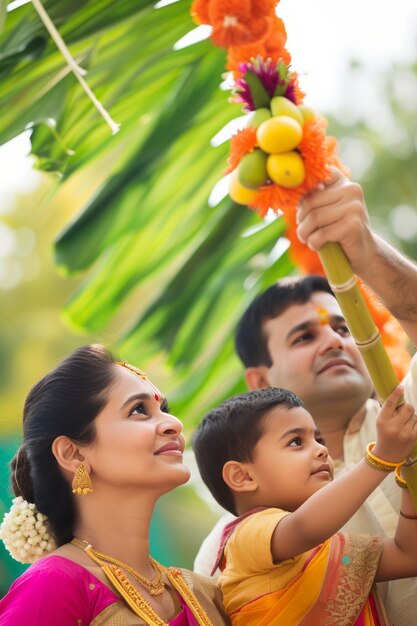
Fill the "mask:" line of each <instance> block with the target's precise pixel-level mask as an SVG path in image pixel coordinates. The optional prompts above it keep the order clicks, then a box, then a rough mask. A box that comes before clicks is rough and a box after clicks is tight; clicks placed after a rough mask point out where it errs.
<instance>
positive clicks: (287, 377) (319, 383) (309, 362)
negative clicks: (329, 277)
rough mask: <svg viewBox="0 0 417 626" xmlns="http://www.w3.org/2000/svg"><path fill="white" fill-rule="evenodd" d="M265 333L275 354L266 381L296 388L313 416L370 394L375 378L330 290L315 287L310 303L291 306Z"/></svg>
mask: <svg viewBox="0 0 417 626" xmlns="http://www.w3.org/2000/svg"><path fill="white" fill-rule="evenodd" d="M264 332H265V334H266V337H267V345H268V349H269V353H270V355H271V359H272V366H271V367H270V368H267V370H268V371H267V374H266V376H267V382H268V384H269V385H270V386H274V387H286V388H287V389H290V390H291V391H293V392H295V393H296V394H297V395H298V396H300V398H301V399H302V400H303V402H304V403H305V405H306V408H307V409H308V410H309V411H310V412H312V413H313V416H314V417H315V418H318V417H319V415H320V411H323V409H326V408H327V412H328V409H329V407H330V406H331V407H334V403H335V402H336V403H338V402H344V403H346V402H348V403H349V405H357V409H356V410H359V408H360V407H361V405H362V404H363V403H364V402H365V401H366V399H367V398H369V396H370V394H371V391H372V383H371V380H370V378H369V375H368V372H367V370H366V367H365V364H364V362H363V360H362V357H361V355H360V353H359V350H358V349H357V347H356V345H355V342H354V340H353V339H352V337H351V335H350V333H349V330H348V328H347V326H346V322H345V320H344V318H343V316H342V313H341V310H340V308H339V305H338V303H337V300H336V299H335V298H334V297H333V296H332V295H331V294H329V293H326V292H316V293H314V294H313V296H312V298H311V300H310V301H309V302H307V303H306V304H295V305H292V306H290V307H289V308H288V309H287V310H286V311H284V313H283V314H282V315H280V316H279V317H277V318H275V319H271V320H268V321H267V322H266V323H265V324H264Z"/></svg>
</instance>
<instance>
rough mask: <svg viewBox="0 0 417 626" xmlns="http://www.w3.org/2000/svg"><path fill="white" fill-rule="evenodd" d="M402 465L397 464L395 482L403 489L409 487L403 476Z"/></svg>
mask: <svg viewBox="0 0 417 626" xmlns="http://www.w3.org/2000/svg"><path fill="white" fill-rule="evenodd" d="M401 466H402V463H401V465H397V467H396V468H395V482H396V483H397V485H398V486H399V487H401V488H402V489H407V481H406V480H405V479H404V478H403V477H402V476H401Z"/></svg>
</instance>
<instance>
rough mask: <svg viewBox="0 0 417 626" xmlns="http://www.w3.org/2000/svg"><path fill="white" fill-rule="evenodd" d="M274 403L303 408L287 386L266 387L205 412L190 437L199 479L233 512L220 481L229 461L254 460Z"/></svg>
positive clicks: (291, 407)
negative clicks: (254, 454) (191, 437)
mask: <svg viewBox="0 0 417 626" xmlns="http://www.w3.org/2000/svg"><path fill="white" fill-rule="evenodd" d="M276 406H283V407H285V408H286V409H293V408H296V407H302V406H303V403H302V401H301V400H300V398H299V397H298V396H296V395H295V393H293V392H292V391H288V390H287V389H280V388H277V387H268V388H266V389H256V390H255V391H248V392H246V393H241V394H238V395H236V396H232V397H231V398H228V399H227V400H225V401H224V402H222V404H220V405H219V406H217V407H215V408H214V409H212V410H211V411H209V412H208V413H207V415H206V416H205V417H204V418H203V420H202V421H201V423H200V424H199V426H198V428H197V430H196V431H195V433H194V436H193V449H194V453H195V457H196V460H197V465H198V469H199V470H200V474H201V478H202V479H203V481H204V482H205V484H206V485H207V487H208V488H209V489H210V491H211V493H212V495H213V497H214V498H215V499H216V500H217V502H218V503H219V504H220V505H221V506H222V507H223V508H224V509H226V510H227V511H230V512H231V513H233V514H234V515H236V509H235V502H234V498H233V494H232V492H231V490H230V489H229V487H228V486H227V485H226V483H225V482H224V480H223V476H222V473H223V467H224V465H225V463H227V462H228V461H240V462H242V463H243V462H245V461H248V462H250V461H253V452H254V449H255V446H256V444H257V443H258V441H259V439H260V438H261V437H262V435H263V433H264V421H265V416H266V414H267V413H268V412H269V411H270V410H271V409H273V408H274V407H276Z"/></svg>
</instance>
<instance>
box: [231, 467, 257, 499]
mask: <svg viewBox="0 0 417 626" xmlns="http://www.w3.org/2000/svg"><path fill="white" fill-rule="evenodd" d="M223 480H224V482H225V483H226V485H227V486H228V487H229V488H230V489H231V490H232V491H237V492H248V491H256V490H257V489H258V483H257V482H256V480H255V479H254V477H253V476H252V473H251V471H250V468H248V466H247V464H246V463H240V462H239V461H227V463H225V464H224V467H223Z"/></svg>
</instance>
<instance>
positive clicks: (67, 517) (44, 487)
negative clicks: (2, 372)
mask: <svg viewBox="0 0 417 626" xmlns="http://www.w3.org/2000/svg"><path fill="white" fill-rule="evenodd" d="M116 376H117V369H116V367H115V365H114V360H113V358H112V356H111V354H110V353H109V352H108V351H107V350H106V349H105V348H104V347H103V346H101V345H91V346H83V347H81V348H79V349H78V350H75V351H74V352H73V353H72V354H70V355H69V356H68V357H66V358H65V359H64V360H63V361H61V363H59V365H58V366H57V367H56V368H55V369H54V370H52V371H51V372H49V373H48V374H46V376H44V377H43V378H42V379H41V380H40V381H39V382H38V383H36V385H34V387H33V388H32V389H31V391H30V392H29V395H28V396H27V398H26V402H25V407H24V411H23V444H22V445H21V447H20V448H19V450H18V452H17V454H16V456H15V457H14V459H13V460H12V462H11V469H12V477H11V481H12V487H13V491H14V493H15V495H16V496H22V497H23V498H24V499H25V500H27V501H28V502H33V503H35V505H36V508H37V509H38V511H40V512H41V513H43V514H44V515H47V517H48V523H49V525H50V528H51V530H52V533H53V535H54V537H55V539H56V541H57V543H58V545H62V544H64V543H66V542H67V541H69V540H71V539H72V531H73V525H74V517H75V512H74V504H73V496H72V495H71V487H70V485H69V484H68V483H67V481H66V480H65V479H64V477H63V475H62V472H61V471H60V468H59V466H58V463H57V461H56V459H55V457H54V455H53V453H52V443H53V441H54V439H56V437H59V436H60V435H65V436H67V437H70V438H71V439H72V440H74V441H76V442H78V443H84V444H87V443H91V442H93V441H94V440H95V437H96V431H95V426H94V419H95V418H96V416H97V414H98V413H99V412H100V411H101V409H102V408H103V406H104V405H105V403H106V401H107V398H108V394H109V390H110V388H111V386H112V384H113V383H114V381H115V379H116Z"/></svg>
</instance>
